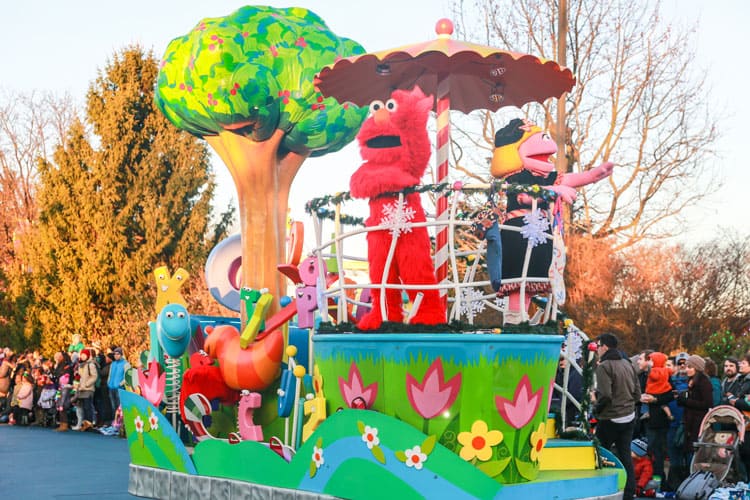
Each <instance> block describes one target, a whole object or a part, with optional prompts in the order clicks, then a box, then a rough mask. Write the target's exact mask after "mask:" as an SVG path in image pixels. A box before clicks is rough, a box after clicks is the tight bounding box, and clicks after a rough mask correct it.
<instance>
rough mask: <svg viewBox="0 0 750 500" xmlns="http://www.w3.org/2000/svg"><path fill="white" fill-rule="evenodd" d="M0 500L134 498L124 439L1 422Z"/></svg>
mask: <svg viewBox="0 0 750 500" xmlns="http://www.w3.org/2000/svg"><path fill="white" fill-rule="evenodd" d="M0 456H2V461H0V499H3V500H6V499H7V500H17V499H18V500H22V499H23V500H25V499H34V500H43V499H55V498H57V499H69V498H89V499H103V500H126V499H127V500H132V499H134V498H140V497H136V496H134V495H131V494H129V493H128V464H129V463H130V455H129V453H128V445H127V441H126V440H125V439H121V438H118V437H111V436H104V435H102V434H99V433H98V432H92V431H89V432H76V431H69V432H54V430H53V429H46V428H41V427H20V426H10V425H0Z"/></svg>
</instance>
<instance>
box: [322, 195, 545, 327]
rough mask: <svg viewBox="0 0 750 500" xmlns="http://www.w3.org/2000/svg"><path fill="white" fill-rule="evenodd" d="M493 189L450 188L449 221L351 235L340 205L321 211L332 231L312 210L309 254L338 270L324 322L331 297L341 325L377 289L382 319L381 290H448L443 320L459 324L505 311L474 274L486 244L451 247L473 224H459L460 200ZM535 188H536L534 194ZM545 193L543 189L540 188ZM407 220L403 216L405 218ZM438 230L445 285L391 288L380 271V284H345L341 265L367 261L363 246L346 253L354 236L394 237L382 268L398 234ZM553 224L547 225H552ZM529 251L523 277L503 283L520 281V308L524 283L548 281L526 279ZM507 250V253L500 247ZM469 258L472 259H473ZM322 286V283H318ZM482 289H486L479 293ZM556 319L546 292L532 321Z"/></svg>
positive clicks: (326, 294)
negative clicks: (444, 245)
mask: <svg viewBox="0 0 750 500" xmlns="http://www.w3.org/2000/svg"><path fill="white" fill-rule="evenodd" d="M491 187H492V186H490V185H489V184H474V185H465V186H462V188H461V189H452V190H449V191H450V193H449V195H448V198H449V216H448V218H447V219H445V220H442V221H438V220H436V218H435V216H434V215H433V214H427V220H426V221H425V222H418V223H412V222H409V221H407V220H399V219H400V218H398V217H396V218H394V221H393V222H392V223H389V224H383V225H379V226H372V227H365V226H364V225H362V226H359V227H354V228H353V229H351V230H349V231H346V232H345V231H344V230H343V226H344V224H343V223H342V217H343V216H342V208H343V204H344V202H343V201H338V202H335V201H334V202H331V204H332V207H333V210H332V211H331V210H326V211H325V213H326V214H328V215H330V216H331V218H332V219H333V220H332V224H333V230H332V231H331V229H330V228H328V227H327V225H328V224H329V223H330V222H331V221H329V220H328V217H321V216H319V215H318V213H317V212H316V211H312V217H313V224H314V230H315V247H314V248H313V249H312V251H311V254H312V255H314V256H316V257H317V258H318V260H319V263H322V261H324V260H327V259H331V258H334V257H335V259H336V262H337V267H338V273H339V279H338V284H334V285H333V286H332V287H330V288H328V289H326V291H325V292H324V293H323V294H322V297H323V300H321V303H320V306H321V307H320V313H321V315H322V316H323V321H327V320H328V319H329V317H328V314H329V313H328V307H327V306H325V303H326V301H327V299H328V298H334V299H337V300H338V306H337V311H336V317H335V321H337V322H341V321H344V320H345V318H346V317H347V307H349V306H350V305H354V306H368V304H366V303H364V302H361V301H359V300H358V299H357V297H359V294H357V293H356V291H357V290H362V289H365V288H369V289H371V290H375V291H379V293H380V294H381V301H380V304H381V308H382V313H383V318H385V317H386V314H385V308H386V298H385V291H386V290H387V289H399V290H402V291H405V290H428V289H439V290H445V291H446V292H447V297H448V318H447V320H448V321H449V322H450V321H454V320H457V321H459V320H462V318H463V321H464V322H466V323H469V324H473V323H474V318H475V316H476V315H477V314H478V313H480V312H481V311H483V310H484V309H485V308H490V309H494V310H496V311H498V312H505V311H506V305H505V302H506V301H502V300H500V298H499V297H498V295H497V294H496V293H495V292H494V291H492V290H489V291H487V290H486V287H488V285H489V284H490V283H489V281H487V280H482V281H476V275H477V271H478V266H479V263H480V261H481V257H482V256H484V255H485V253H486V249H485V246H486V245H485V241H484V240H482V241H480V243H479V244H478V245H477V246H476V247H475V248H469V249H464V250H458V249H457V248H456V244H455V237H456V229H457V228H460V227H469V226H471V225H472V221H471V220H463V219H461V218H459V217H458V216H457V214H458V206H459V205H460V201H461V200H462V199H463V197H464V196H465V195H466V194H467V193H469V194H474V193H477V192H480V191H482V190H489V189H490V188H491ZM538 189H539V188H537V190H538ZM542 189H543V188H542ZM403 196H404V194H403V193H401V194H399V195H398V201H399V202H402V201H403ZM550 203H551V204H554V201H551V202H550ZM536 208H537V201H536V198H533V203H532V207H531V211H532V212H533V211H535V210H536ZM546 212H547V217H548V218H549V217H551V215H550V214H551V213H552V212H553V210H547V211H546ZM404 219H405V218H404ZM441 226H447V229H448V254H449V259H448V262H449V269H450V270H449V276H448V280H447V281H444V282H443V283H438V284H412V285H405V284H394V283H387V282H386V281H385V280H386V279H387V277H388V274H389V273H388V272H386V271H384V272H383V281H382V282H380V283H369V284H362V283H355V284H351V283H346V278H347V270H346V269H345V267H344V263H345V261H367V257H366V248H364V249H360V252H362V253H364V254H365V255H362V254H356V253H349V252H351V248H352V245H347V244H346V243H347V242H349V241H350V240H352V239H353V238H354V237H356V236H360V235H363V234H366V233H369V232H371V231H390V232H391V234H392V235H393V236H392V241H391V246H390V248H389V252H388V257H387V261H386V268H385V269H386V270H387V269H389V268H390V263H391V261H392V258H393V254H394V252H395V248H396V245H397V244H398V239H399V236H400V234H401V233H402V232H403V231H408V230H410V229H411V228H416V227H427V228H428V232H429V231H430V229H431V228H437V227H441ZM550 226H551V221H550ZM499 227H500V230H501V231H518V232H520V231H521V228H518V227H514V226H507V225H504V224H502V223H500V225H499ZM323 234H333V237H332V238H330V239H325V240H324V239H323ZM544 237H545V238H547V239H548V240H549V244H552V236H551V234H549V233H546V234H545V235H544ZM331 247H333V248H334V249H335V252H331V251H330V248H331ZM532 248H533V245H532V242H531V241H530V242H529V243H528V245H527V248H526V254H525V258H524V264H523V269H522V272H521V275H520V276H519V277H517V278H512V279H503V284H506V283H520V284H521V286H520V303H521V304H524V303H525V299H526V294H527V291H526V287H527V285H528V283H534V282H537V283H549V282H550V280H549V278H548V277H544V278H537V277H529V276H527V273H528V268H529V262H530V258H531V250H532ZM504 251H505V249H504ZM472 256H473V259H471V257H472ZM466 257H468V258H469V260H470V261H471V262H470V263H468V264H467V265H466V266H465V269H464V271H463V275H461V269H460V268H461V266H459V265H458V259H459V258H466ZM319 269H321V271H322V269H323V266H319ZM321 282H325V280H323V281H321ZM482 288H485V289H484V290H482ZM351 290H355V294H354V295H355V298H352V297H351V295H352V294H351V293H347V292H350V291H351ZM418 307H419V303H418V301H416V300H415V303H413V304H412V305H411V309H410V310H408V311H404V312H405V317H406V318H407V320H408V318H411V317H412V316H413V315H414V313H416V310H417V308H418ZM521 312H522V318H521V321H528V320H529V317H528V312H527V311H525V310H522V311H521ZM556 317H557V304H556V302H555V300H554V297H553V295H552V294H549V296H548V300H547V306H546V308H545V309H544V310H543V311H542V313H541V315H540V314H537V315H535V317H533V318H531V320H532V322H541V323H542V324H544V323H546V322H547V321H549V320H550V319H553V320H554V319H555V318H556Z"/></svg>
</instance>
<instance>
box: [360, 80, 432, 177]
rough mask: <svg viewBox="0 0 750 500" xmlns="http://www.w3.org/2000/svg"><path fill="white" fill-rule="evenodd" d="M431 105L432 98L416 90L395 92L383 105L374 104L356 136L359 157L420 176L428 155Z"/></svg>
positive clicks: (376, 102) (381, 102) (378, 102)
mask: <svg viewBox="0 0 750 500" xmlns="http://www.w3.org/2000/svg"><path fill="white" fill-rule="evenodd" d="M432 104H433V99H432V97H427V96H425V95H424V93H422V91H421V90H420V89H419V88H416V89H414V90H413V91H407V90H395V91H393V93H392V94H391V97H390V99H388V100H386V101H385V102H383V101H380V100H378V101H373V102H372V103H371V104H370V115H369V116H368V117H367V119H366V120H365V122H364V123H363V124H362V128H361V129H360V131H359V134H358V135H357V141H358V142H359V147H360V152H361V155H362V158H363V159H364V160H366V161H367V162H369V163H373V164H381V165H393V166H400V167H401V168H403V169H404V170H405V171H407V172H409V173H411V174H412V175H414V176H416V177H419V176H421V175H422V173H423V172H424V169H425V168H426V166H427V161H428V160H429V155H430V140H429V137H428V136H427V119H428V118H429V115H430V109H432ZM422 163H424V164H422Z"/></svg>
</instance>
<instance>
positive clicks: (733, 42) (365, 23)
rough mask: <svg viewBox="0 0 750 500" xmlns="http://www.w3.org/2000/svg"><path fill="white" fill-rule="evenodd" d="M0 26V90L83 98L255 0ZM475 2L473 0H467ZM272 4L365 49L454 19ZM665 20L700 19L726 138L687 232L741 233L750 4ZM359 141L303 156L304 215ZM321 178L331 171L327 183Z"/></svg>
mask: <svg viewBox="0 0 750 500" xmlns="http://www.w3.org/2000/svg"><path fill="white" fill-rule="evenodd" d="M3 3H4V5H3V10H2V19H3V29H2V30H0V88H4V89H9V90H13V91H22V92H28V91H31V90H35V89H38V90H49V91H54V92H56V93H63V92H69V93H70V94H71V95H72V96H73V97H74V98H76V99H78V100H79V102H83V99H84V96H85V93H86V90H87V88H88V86H89V84H90V83H91V81H93V80H94V79H95V78H96V75H97V72H98V71H99V70H101V69H103V68H104V67H105V66H106V64H107V60H108V58H110V57H111V56H112V54H114V53H115V52H116V51H118V50H121V49H122V48H124V47H126V46H127V45H129V44H133V43H137V44H140V45H141V46H143V47H145V48H146V49H153V51H154V54H155V55H156V56H157V57H161V56H162V55H163V54H164V50H165V48H166V46H167V44H168V43H169V42H170V40H172V39H173V38H176V37H178V36H181V35H183V34H185V33H187V32H188V31H189V30H190V29H192V28H193V27H194V26H195V25H196V24H197V23H198V21H199V20H201V19H202V18H205V17H219V16H225V15H227V14H229V13H231V12H233V11H234V10H236V9H237V8H239V7H241V6H243V5H247V4H248V2H241V1H229V0H211V1H210V2H206V1H205V0H203V1H197V0H181V1H179V2H177V1H173V0H150V1H145V0H128V1H127V2H125V1H122V2H109V1H102V0H97V1H92V0H70V1H66V2H61V1H59V0H26V1H25V2H13V1H7V2H3ZM467 3H471V2H467ZM259 4H264V5H271V6H274V7H290V6H300V7H306V8H308V9H310V10H312V11H313V12H315V13H316V14H318V15H319V16H320V17H321V18H322V19H323V20H324V21H325V22H326V23H327V24H328V26H329V28H330V29H331V30H332V31H333V32H334V33H336V34H337V35H340V36H345V37H348V38H352V39H354V40H356V41H357V42H359V43H360V44H361V45H362V46H364V48H365V49H366V50H368V51H377V50H382V49H387V48H392V47H398V46H401V45H406V44H410V43H415V42H420V41H425V40H429V39H432V38H434V36H435V35H434V33H435V32H434V27H435V23H436V21H437V20H438V19H440V18H442V17H450V2H448V1H446V0H409V1H403V0H400V1H397V0H377V1H372V2H353V1H351V0H349V1H345V0H317V1H314V0H310V1H306V0H297V1H294V0H292V1H290V2H277V1H266V2H259ZM664 6H665V11H664V13H665V19H666V20H675V21H677V22H691V21H694V20H696V19H699V20H700V30H699V32H698V34H697V38H696V40H697V45H696V51H697V58H696V62H695V63H696V67H698V68H701V69H705V71H707V76H708V80H709V82H710V86H711V91H710V92H709V95H707V98H708V99H709V100H710V101H711V102H712V103H715V106H716V109H718V110H721V119H720V126H721V127H722V132H723V134H724V135H723V137H722V139H721V140H720V141H719V142H718V143H717V145H716V146H717V148H718V155H717V157H716V159H715V160H713V162H712V163H714V165H712V166H713V167H714V168H715V171H716V172H717V178H723V180H724V185H723V187H721V188H720V189H717V190H716V192H715V193H714V194H713V195H712V196H711V197H710V198H709V199H708V200H706V201H705V202H704V203H703V204H702V205H701V206H697V207H694V208H692V209H691V210H690V211H689V212H688V213H687V215H688V217H689V221H688V224H687V227H686V228H685V231H684V232H683V233H682V234H681V236H680V238H681V239H683V240H684V241H686V242H695V241H701V240H707V239H710V238H712V237H713V235H714V234H715V230H716V229H715V228H716V224H718V225H720V226H722V227H726V228H729V229H730V230H733V231H735V232H737V233H738V234H740V235H746V234H750V225H748V224H747V223H745V222H744V221H745V219H746V214H747V213H748V212H747V207H746V205H745V203H744V202H745V201H746V200H747V199H748V195H747V192H748V189H750V182H748V181H750V173H748V169H747V168H746V167H745V163H746V158H745V156H746V153H745V151H744V149H746V147H747V146H746V144H747V143H748V140H747V138H746V135H747V133H746V130H745V128H744V123H745V117H747V116H749V115H750V100H748V98H747V96H745V95H744V91H745V89H746V88H747V82H748V81H749V80H750V78H748V77H750V70H748V63H747V62H746V61H744V60H743V57H744V52H745V51H746V49H747V45H748V41H750V38H748V35H747V26H748V25H750V2H747V1H746V0H719V1H715V0H714V1H709V0H665V3H664ZM359 163H360V158H359V154H358V152H357V151H356V148H355V147H354V145H350V146H347V147H346V148H345V149H344V150H342V151H340V152H338V153H335V154H333V155H328V156H325V157H323V158H319V159H309V160H307V161H306V162H305V164H304V165H303V167H302V168H301V170H300V172H299V173H298V174H297V177H296V178H295V181H294V184H293V186H292V192H291V197H290V208H291V210H292V215H293V217H295V218H298V219H303V218H305V214H304V211H303V207H304V204H305V202H306V201H307V200H309V199H311V198H314V197H317V196H322V195H325V194H330V193H334V192H337V191H346V190H348V184H349V176H350V175H351V173H352V172H353V171H354V170H355V169H356V168H357V167H358V166H359ZM213 167H214V171H215V173H216V175H217V181H218V183H219V190H218V193H219V195H218V196H219V198H218V199H217V201H216V206H217V208H218V209H223V208H224V207H225V206H226V205H227V203H234V204H236V195H235V194H234V193H235V190H234V185H233V183H232V180H231V177H230V176H229V173H228V171H227V169H226V167H224V165H223V164H222V163H221V161H220V160H219V159H218V158H216V157H214V161H213ZM321 179H324V180H323V181H322V180H321Z"/></svg>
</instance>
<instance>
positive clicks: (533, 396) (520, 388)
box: [495, 374, 546, 480]
mask: <svg viewBox="0 0 750 500" xmlns="http://www.w3.org/2000/svg"><path fill="white" fill-rule="evenodd" d="M543 392H544V387H539V389H537V391H536V392H532V388H531V381H530V380H529V376H528V375H526V374H524V376H523V377H522V378H521V381H520V382H519V383H518V385H517V386H516V390H515V393H514V394H513V401H509V400H507V399H505V398H503V397H501V396H495V406H496V407H497V411H498V412H499V413H500V416H501V417H502V418H503V420H505V421H506V422H507V423H508V424H509V425H510V426H511V427H513V428H514V429H517V430H521V429H522V428H523V427H525V426H526V425H528V424H529V423H530V422H531V421H532V419H533V418H534V416H535V415H536V413H537V411H538V410H539V406H540V404H541V400H542V393H543ZM543 426H544V424H543V423H542V425H540V427H539V429H542V430H543ZM539 429H537V430H536V431H535V430H533V429H532V430H531V431H529V434H528V436H529V437H528V440H524V439H521V438H520V436H518V435H517V436H516V439H515V442H514V444H513V448H514V449H513V457H515V458H514V460H513V463H514V464H515V469H513V470H512V471H511V474H512V475H514V474H515V472H516V471H517V473H518V474H519V475H520V476H522V477H524V478H526V479H527V480H529V479H533V478H534V477H536V464H537V463H538V461H539V452H540V451H541V447H543V446H544V444H545V443H546V441H543V442H542V443H541V445H540V444H539V443H540V441H539V439H536V438H537V437H538V433H539V432H540V431H539ZM522 443H523V445H524V448H523V450H519V447H520V446H521V445H522ZM539 446H541V447H539ZM538 447H539V448H538ZM537 448H538V449H537ZM526 450H528V451H526ZM527 457H528V459H527ZM522 458H523V459H522Z"/></svg>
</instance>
